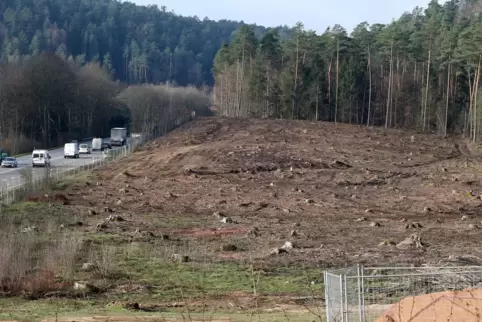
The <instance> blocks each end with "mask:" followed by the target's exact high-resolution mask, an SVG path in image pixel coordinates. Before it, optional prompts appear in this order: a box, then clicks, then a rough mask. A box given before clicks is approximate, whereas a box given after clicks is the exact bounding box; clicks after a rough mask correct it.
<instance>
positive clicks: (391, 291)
mask: <svg viewBox="0 0 482 322" xmlns="http://www.w3.org/2000/svg"><path fill="white" fill-rule="evenodd" d="M324 283H325V307H326V311H325V312H326V321H327V322H352V321H353V322H354V321H357V322H373V321H375V320H376V319H377V318H379V317H380V316H381V315H382V314H383V312H384V311H385V310H386V309H387V308H388V307H390V306H391V305H393V304H396V303H398V302H399V301H400V300H402V299H403V298H405V297H408V296H417V295H423V294H428V293H435V292H441V291H448V290H463V289H468V288H474V287H480V286H482V266H443V267H431V266H422V267H363V266H360V265H359V266H357V267H352V268H347V269H341V270H335V271H325V272H324Z"/></svg>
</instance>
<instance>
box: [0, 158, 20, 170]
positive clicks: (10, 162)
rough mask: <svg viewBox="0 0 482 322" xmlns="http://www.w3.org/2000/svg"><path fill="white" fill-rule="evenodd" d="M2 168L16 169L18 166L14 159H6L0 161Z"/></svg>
mask: <svg viewBox="0 0 482 322" xmlns="http://www.w3.org/2000/svg"><path fill="white" fill-rule="evenodd" d="M1 166H2V168H16V167H17V166H18V164H17V159H15V158H14V157H6V158H5V159H3V161H2V165H1Z"/></svg>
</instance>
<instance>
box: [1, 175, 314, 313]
mask: <svg viewBox="0 0 482 322" xmlns="http://www.w3.org/2000/svg"><path fill="white" fill-rule="evenodd" d="M86 180H91V181H92V177H89V176H86V175H83V176H82V177H79V178H78V179H74V180H73V179H70V180H68V181H65V182H61V183H58V184H56V185H55V186H54V187H52V188H53V189H52V191H51V192H50V193H51V194H53V193H58V192H59V191H62V190H64V189H67V188H68V187H69V186H70V185H71V184H72V183H76V184H79V182H83V181H86ZM82 215H83V214H79V213H77V212H76V210H75V208H72V207H68V206H67V207H66V206H62V205H59V204H55V203H54V204H48V203H45V202H22V203H18V204H14V205H12V206H9V207H7V208H3V209H2V213H1V215H0V217H2V218H1V219H2V221H3V222H5V223H6V224H5V225H4V226H2V227H1V228H0V234H3V238H4V239H3V240H4V244H5V243H7V242H6V240H11V239H9V238H7V237H8V236H20V243H22V245H21V247H18V245H17V248H18V249H23V250H24V251H25V250H27V249H28V251H30V252H32V250H33V249H36V250H37V251H38V250H39V249H40V253H42V254H44V255H45V256H47V257H48V258H54V256H53V255H52V254H53V253H55V254H57V253H59V252H66V253H72V252H74V251H75V252H76V256H75V261H73V262H72V263H69V262H68V261H67V262H66V261H65V260H63V261H61V262H59V263H60V264H59V263H57V262H55V260H50V259H49V260H47V261H48V262H50V263H49V265H48V266H49V267H56V268H57V269H58V270H57V271H56V272H55V273H56V276H57V278H59V279H60V280H62V281H64V282H75V281H88V282H89V283H92V284H94V285H96V286H98V287H100V288H101V289H103V290H105V293H103V294H100V295H92V296H87V297H82V298H80V299H79V298H77V299H72V298H70V299H69V298H65V297H63V296H62V297H53V298H48V299H45V298H42V297H40V298H39V299H37V300H35V301H30V300H26V299H25V298H23V297H21V296H14V297H7V298H3V299H1V300H0V307H2V308H3V309H1V310H0V318H2V319H17V320H28V321H30V320H31V321H36V320H40V319H42V318H46V317H50V318H51V317H55V316H59V317H60V316H85V315H106V314H107V315H126V316H131V315H146V312H135V311H131V310H126V309H124V308H122V304H123V303H126V302H138V303H140V304H141V305H146V306H149V305H150V304H149V303H156V306H154V308H151V309H152V310H153V311H156V312H154V313H151V314H161V313H160V312H162V316H177V317H179V316H182V315H185V314H186V313H188V312H191V313H192V314H193V315H194V316H199V315H203V314H207V315H208V316H212V315H213V314H214V313H203V311H206V310H207V311H209V312H212V311H213V310H215V311H216V314H215V315H216V316H219V315H222V316H229V317H230V318H232V319H233V320H235V321H247V320H250V315H251V314H253V312H258V314H262V318H261V320H263V321H280V320H290V318H289V316H292V317H296V321H305V320H306V321H312V320H313V318H316V316H315V315H314V314H312V313H310V312H305V313H290V312H281V313H280V312H278V313H276V312H274V313H266V312H262V311H259V310H258V311H257V310H256V307H257V306H259V307H261V308H266V307H273V306H274V303H275V302H276V303H278V301H277V299H278V298H279V297H282V298H285V299H286V298H287V297H290V296H308V297H309V296H310V295H313V294H316V295H321V294H323V293H322V292H323V289H322V285H321V284H319V283H317V284H316V283H315V285H314V286H312V285H311V284H312V283H311V282H312V281H320V280H321V276H318V275H319V271H318V270H316V271H315V270H314V269H305V268H304V267H302V266H299V267H280V268H271V269H266V270H262V271H261V270H256V271H255V270H254V269H253V267H252V265H251V264H250V263H244V264H239V263H235V262H232V261H225V262H205V263H202V262H189V263H175V262H172V261H171V260H170V256H171V255H172V253H173V249H171V248H170V247H172V246H169V245H168V244H167V243H166V242H165V241H163V240H154V241H152V240H142V239H140V240H129V239H126V237H125V235H124V236H123V235H121V234H115V233H104V232H95V231H94V232H93V231H87V230H83V229H82V227H74V226H75V225H73V223H75V222H78V221H81V220H82ZM61 224H63V225H64V227H65V228H61V227H60V225H61ZM32 226H36V227H38V231H35V232H29V233H25V235H21V234H22V233H19V231H20V230H21V229H23V228H25V227H32ZM23 236H32V237H33V239H29V238H23ZM26 240H30V242H29V243H28V244H27V242H26ZM31 240H35V242H31ZM66 241H67V242H66ZM18 242H19V241H18V240H17V243H18ZM24 242H25V245H24V244H23V243H24ZM56 243H58V244H56ZM53 244H55V245H57V246H55V247H54V246H52V245H53ZM65 244H78V245H80V246H77V247H74V248H75V249H74V248H72V247H70V248H69V247H67V246H65ZM58 245H63V246H58ZM4 247H6V248H15V247H13V246H12V245H4ZM0 250H1V249H0ZM50 253H52V254H50ZM20 257H21V256H20ZM65 257H67V258H69V256H64V254H60V257H59V256H57V257H56V258H57V260H58V258H65ZM70 257H72V256H70ZM84 262H93V263H94V264H95V265H97V266H98V269H97V270H96V271H95V272H84V271H82V270H81V269H80V268H81V267H82V263H84ZM39 263H40V264H39ZM29 265H30V267H29V268H34V267H39V265H40V267H41V268H43V266H42V264H41V259H39V258H36V259H35V261H32V262H30V263H29ZM255 293H256V294H257V295H259V296H260V297H256V296H254V294H255ZM72 294H76V293H75V292H73V293H72ZM72 294H71V295H72ZM255 299H258V300H257V301H256V300H255ZM226 301H232V303H231V304H228V303H225V302H226ZM173 302H187V303H193V305H192V307H190V306H189V305H188V306H182V307H180V308H171V307H170V305H169V304H170V303H173ZM288 302H289V301H288ZM112 303H114V304H113V305H112ZM159 303H161V305H159ZM233 303H234V304H233ZM203 307H206V308H203ZM239 312H242V313H239ZM305 318H306V319H305Z"/></svg>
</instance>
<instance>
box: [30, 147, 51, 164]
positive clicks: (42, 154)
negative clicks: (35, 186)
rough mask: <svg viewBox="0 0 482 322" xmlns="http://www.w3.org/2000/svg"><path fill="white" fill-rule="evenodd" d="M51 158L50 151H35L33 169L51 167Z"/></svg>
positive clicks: (33, 153)
mask: <svg viewBox="0 0 482 322" xmlns="http://www.w3.org/2000/svg"><path fill="white" fill-rule="evenodd" d="M50 159H51V156H50V154H49V151H48V150H33V152H32V167H34V168H35V167H48V166H50Z"/></svg>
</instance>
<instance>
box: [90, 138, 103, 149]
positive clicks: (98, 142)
mask: <svg viewBox="0 0 482 322" xmlns="http://www.w3.org/2000/svg"><path fill="white" fill-rule="evenodd" d="M100 150H102V139H101V138H93V139H92V151H100Z"/></svg>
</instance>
